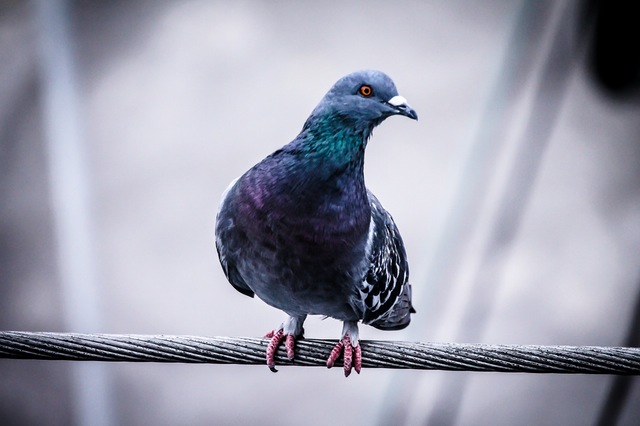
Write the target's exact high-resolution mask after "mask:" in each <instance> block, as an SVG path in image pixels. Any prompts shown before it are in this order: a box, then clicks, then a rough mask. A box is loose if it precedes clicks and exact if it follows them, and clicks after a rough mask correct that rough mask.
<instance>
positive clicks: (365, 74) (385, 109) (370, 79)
mask: <svg viewBox="0 0 640 426" xmlns="http://www.w3.org/2000/svg"><path fill="white" fill-rule="evenodd" d="M392 115H403V116H405V117H409V118H412V119H414V120H417V119H418V114H416V112H415V110H414V109H413V108H411V107H410V106H409V105H408V104H407V101H406V100H405V98H403V97H402V96H400V95H399V94H398V90H397V89H396V85H395V84H394V83H393V80H391V78H390V77H389V76H388V75H386V74H385V73H383V72H380V71H373V70H365V71H357V72H354V73H351V74H349V75H346V76H344V77H342V78H341V79H340V80H338V81H337V82H336V84H334V85H333V87H332V88H331V89H330V90H329V92H328V93H327V94H326V95H325V97H324V98H323V99H322V101H320V103H319V104H318V106H317V107H316V108H315V110H314V111H313V113H312V114H311V117H314V118H316V119H322V118H325V119H326V118H328V117H333V118H337V119H338V120H337V121H338V122H339V123H342V124H343V125H345V126H352V127H353V128H354V129H355V130H363V131H365V133H367V135H368V133H370V131H371V130H373V128H374V127H375V126H376V125H378V124H380V123H381V122H382V121H383V120H384V119H385V118H387V117H390V116H392Z"/></svg>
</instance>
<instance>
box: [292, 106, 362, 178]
mask: <svg viewBox="0 0 640 426" xmlns="http://www.w3.org/2000/svg"><path fill="white" fill-rule="evenodd" d="M371 130H372V129H370V128H369V126H361V125H357V123H354V122H352V121H351V120H349V118H347V117H343V116H340V115H337V114H336V115H333V114H331V115H323V116H319V117H314V116H312V117H310V118H309V120H308V121H307V123H305V126H304V128H303V130H302V132H301V133H300V136H299V137H298V141H299V142H300V146H299V149H301V151H302V152H303V155H305V156H306V157H308V158H309V159H310V160H313V159H316V160H319V161H322V162H324V163H325V164H327V165H334V166H336V167H338V168H342V167H346V168H350V169H352V171H353V172H356V173H357V172H360V173H361V172H362V169H363V166H364V150H365V147H366V145H367V140H368V138H369V136H370V135H371Z"/></svg>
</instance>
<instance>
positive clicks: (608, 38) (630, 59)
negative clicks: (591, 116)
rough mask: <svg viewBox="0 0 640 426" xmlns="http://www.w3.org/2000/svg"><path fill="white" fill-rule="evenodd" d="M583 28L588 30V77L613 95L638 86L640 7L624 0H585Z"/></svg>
mask: <svg viewBox="0 0 640 426" xmlns="http://www.w3.org/2000/svg"><path fill="white" fill-rule="evenodd" d="M584 11H585V14H584V16H585V19H584V20H583V28H582V30H583V31H591V36H590V38H591V40H590V43H589V51H588V63H587V66H588V68H589V72H590V73H591V75H592V78H593V79H594V80H595V81H596V82H597V83H598V85H599V86H601V87H602V88H603V89H604V90H605V91H606V92H608V93H609V94H610V95H612V96H616V97H628V96H631V95H637V94H638V87H640V19H639V18H640V9H639V8H638V7H637V4H635V3H634V2H631V1H625V0H610V1H604V0H587V1H586V2H585V7H584Z"/></svg>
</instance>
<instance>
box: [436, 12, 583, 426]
mask: <svg viewBox="0 0 640 426" xmlns="http://www.w3.org/2000/svg"><path fill="white" fill-rule="evenodd" d="M576 12H577V2H576V1H573V0H567V1H563V2H556V3H554V5H553V8H552V14H551V16H550V17H549V21H548V23H547V26H546V28H545V29H546V30H547V31H548V34H549V37H548V38H547V40H546V42H545V43H543V45H542V46H541V49H540V52H539V53H538V55H539V56H540V57H541V58H542V60H541V68H540V70H539V71H538V72H537V73H536V74H535V75H534V79H535V82H534V86H533V98H532V100H531V105H530V108H529V110H528V113H527V116H526V119H525V120H523V124H522V126H521V127H520V129H518V130H519V132H518V135H517V136H516V137H515V138H513V139H514V140H513V142H511V141H509V142H510V143H512V144H513V147H514V148H515V150H514V152H513V154H512V155H510V156H509V158H507V159H506V162H505V165H506V166H507V167H505V170H506V171H505V173H504V174H503V175H502V176H498V177H497V178H496V181H495V183H493V184H494V185H496V186H495V187H494V188H496V189H497V191H496V193H495V194H496V195H495V196H494V197H488V198H490V199H491V198H493V199H492V200H490V202H489V203H488V206H487V209H488V210H486V212H487V214H486V216H485V217H484V220H482V221H481V222H482V223H480V225H479V226H478V231H477V232H478V233H479V234H478V235H479V236H480V237H479V245H478V249H479V250H478V254H479V256H477V258H476V259H473V262H472V266H471V268H470V273H469V274H468V276H467V277H465V278H464V279H463V280H461V281H462V282H463V284H464V290H465V291H464V292H458V293H457V294H458V296H459V297H457V298H456V299H457V300H456V299H451V300H449V302H450V306H453V307H454V309H453V310H454V312H453V314H452V315H447V316H446V319H447V320H450V321H446V322H447V323H449V324H451V325H452V326H453V327H451V326H450V325H446V327H447V330H452V331H454V333H455V335H456V339H457V340H458V341H465V342H468V341H481V340H482V335H483V333H484V331H485V327H486V324H487V322H488V319H489V317H490V314H491V310H492V308H493V304H494V300H495V296H496V294H497V293H498V290H499V288H500V285H501V275H502V269H503V267H504V264H505V262H506V260H507V258H508V256H509V252H510V248H511V245H512V243H513V241H514V240H515V238H516V237H517V234H518V231H519V229H520V225H521V222H522V218H523V216H524V214H525V211H526V207H527V205H528V201H529V198H530V195H531V193H532V190H533V186H534V183H535V180H536V177H537V172H538V169H539V167H540V164H541V162H542V158H543V154H544V152H545V149H546V147H547V145H548V142H549V140H550V138H551V136H552V132H553V129H554V127H555V126H554V125H555V123H556V120H557V117H558V116H559V114H560V110H561V107H562V105H563V102H564V98H565V96H564V95H565V93H566V91H567V87H568V85H569V82H570V77H571V76H572V74H573V72H574V70H575V69H576V65H578V64H579V59H580V58H581V56H583V55H582V53H583V50H584V49H583V48H582V45H583V40H582V37H580V36H576V31H575V30H576V28H575V21H574V20H573V18H575V17H576ZM506 65H507V66H509V64H506ZM506 124H507V125H508V124H509V123H506ZM494 191H495V189H494ZM461 294H463V295H464V296H460V295H461ZM456 305H457V306H456ZM455 311H457V312H455ZM468 378H469V375H468V374H467V375H464V374H463V375H456V376H449V377H447V378H446V380H445V381H444V383H443V385H442V386H441V387H440V388H439V390H438V396H437V397H436V402H435V406H434V408H433V410H432V411H431V413H430V414H429V416H428V417H427V419H428V420H427V424H433V425H450V424H455V423H456V421H457V416H458V415H459V413H460V411H461V407H462V404H463V399H464V391H465V389H466V383H467V380H468Z"/></svg>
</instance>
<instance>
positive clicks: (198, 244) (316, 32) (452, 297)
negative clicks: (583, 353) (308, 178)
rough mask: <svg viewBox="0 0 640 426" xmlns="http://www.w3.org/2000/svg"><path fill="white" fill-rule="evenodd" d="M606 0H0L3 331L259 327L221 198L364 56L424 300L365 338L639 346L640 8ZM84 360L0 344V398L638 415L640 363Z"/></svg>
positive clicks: (317, 330)
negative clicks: (46, 357)
mask: <svg viewBox="0 0 640 426" xmlns="http://www.w3.org/2000/svg"><path fill="white" fill-rule="evenodd" d="M629 3H630V2H629ZM607 5H608V6H604V3H602V4H600V3H599V2H597V1H578V0H573V1H557V2H556V1H540V2H533V1H532V2H526V1H525V2H514V1H507V0H491V1H490V0H483V1H475V2H474V1H444V0H434V1H421V2H418V1H415V2H390V1H366V2H364V1H357V2H339V1H329V2H307V3H302V2H293V1H280V2H258V1H236V2H223V1H204V0H185V1H168V0H167V1H151V0H146V1H144V0H141V1H136V2H127V1H110V2H101V1H91V0H77V1H58V0H50V1H47V0H41V1H32V2H28V1H19V0H14V1H11V0H4V1H0V58H1V60H0V329H2V330H27V331H75V332H101V333H153V334H191V335H204V336H216V335H219V336H260V335H263V334H264V333H265V332H266V331H268V330H270V329H272V328H273V327H274V326H277V325H278V324H279V323H280V322H281V321H282V319H283V318H284V314H283V313H281V312H278V311H276V310H275V309H272V308H270V307H268V306H267V305H265V304H264V303H262V302H260V301H259V300H254V299H249V298H247V297H244V296H242V295H241V294H240V293H238V292H236V291H235V290H234V289H233V288H232V287H231V286H230V285H228V283H227V282H226V280H225V278H224V276H223V274H222V270H221V269H220V266H219V264H218V260H217V257H216V254H215V248H214V243H213V222H214V217H215V212H216V208H217V203H218V201H219V198H220V196H221V194H222V192H223V191H224V189H225V188H226V187H227V185H228V184H229V182H230V181H231V180H232V179H234V178H235V177H237V176H238V175H240V174H241V173H243V172H244V171H245V170H246V169H248V168H249V167H250V166H252V165H253V164H254V163H255V162H257V161H259V160H260V159H261V158H262V157H264V156H265V155H267V154H269V153H271V152H272V151H274V150H275V149H277V148H279V147H280V146H282V145H284V144H285V143H287V142H288V141H290V140H291V139H292V138H293V137H295V135H296V134H297V132H298V131H299V130H300V129H301V127H302V124H303V122H304V120H305V119H306V117H307V115H308V114H309V112H310V111H311V110H312V109H313V107H314V106H315V105H316V103H317V102H318V101H319V100H320V99H321V97H322V96H323V95H324V93H325V92H326V90H328V88H329V87H330V86H331V85H332V84H333V83H334V82H335V81H336V80H337V79H338V78H340V77H341V76H342V75H344V74H347V73H349V72H351V71H354V70H357V69H362V68H376V69H380V70H383V71H385V72H386V73H388V74H389V75H390V76H391V77H392V78H393V79H394V80H395V82H396V84H397V86H398V89H399V91H400V93H401V94H402V95H403V96H404V97H406V98H407V100H408V101H409V103H410V104H411V105H412V106H413V107H414V108H415V109H416V110H417V111H418V114H419V115H420V121H418V122H417V123H415V122H411V121H409V120H402V119H397V118H392V119H389V120H388V121H387V122H385V123H384V124H383V125H382V126H381V127H380V128H378V129H377V130H376V132H375V135H374V137H373V139H372V141H371V143H370V144H369V148H368V152H367V157H366V179H367V182H368V186H369V188H370V189H372V190H373V191H374V192H375V193H376V194H377V196H378V198H379V199H380V200H381V201H382V203H383V204H384V205H385V207H386V208H387V209H388V210H389V211H390V212H391V213H392V214H393V216H394V218H395V220H396V222H397V224H398V226H399V228H400V230H401V232H402V234H403V237H404V241H405V244H406V247H407V251H408V255H409V260H410V265H411V272H412V278H411V281H412V283H413V290H414V305H415V306H416V309H417V311H418V313H417V314H416V315H414V317H413V322H412V324H411V326H410V327H409V328H408V329H406V330H403V331H401V332H381V331H377V330H374V329H372V328H370V327H364V326H363V327H361V337H362V338H364V339H389V340H419V341H442V342H486V343H502V344H549V345H555V344H566V345H634V346H637V345H640V341H639V340H640V333H638V329H639V325H638V323H640V308H639V306H640V303H639V302H638V295H639V290H640V256H639V254H640V190H639V188H640V102H639V99H640V98H639V96H638V94H639V93H638V80H639V79H638V77H639V76H640V73H639V67H638V65H639V61H638V58H639V57H640V48H639V47H638V46H639V45H638V41H637V40H640V37H636V36H638V30H637V28H638V27H640V25H638V24H639V22H638V14H637V12H632V11H631V9H630V8H627V2H621V1H613V2H608V3H607ZM305 328H306V335H307V336H308V337H313V338H337V337H338V336H339V333H340V330H341V324H340V323H338V322H337V321H334V320H332V319H327V320H322V319H320V318H310V319H309V320H308V321H307V323H306V327H305ZM364 356H366V354H365V355H364ZM89 364H90V363H71V362H40V361H15V360H0V424H2V425H70V424H78V425H85V424H87V425H88V424H91V425H102V424H104V425H106V424H122V425H149V424H154V425H175V424H185V425H186V424H188V425H205V424H206V425H210V424H238V425H244V424H263V425H272V424H280V425H298V424H308V425H324V424H350V425H358V424H374V425H375V424H377V425H386V424H406V425H419V424H429V425H448V424H456V425H525V424H536V425H558V424H562V425H586V424H616V423H617V424H623V425H631V424H637V419H638V418H640V403H639V402H640V382H639V381H638V380H637V379H632V378H615V377H613V376H601V377H589V376H569V375H531V374H517V375H510V374H491V373H469V374H468V373H442V372H416V371H384V370H367V369H365V370H364V371H363V372H362V374H361V375H359V376H356V377H353V376H352V377H350V378H349V379H345V378H344V377H343V376H342V372H341V371H340V369H333V370H330V371H327V370H325V369H323V368H288V367H282V368H281V369H280V370H281V371H280V372H279V373H278V374H272V373H271V372H269V370H268V369H267V368H266V366H265V367H262V366H214V365H153V364H106V363H104V364H100V363H94V364H90V365H89Z"/></svg>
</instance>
